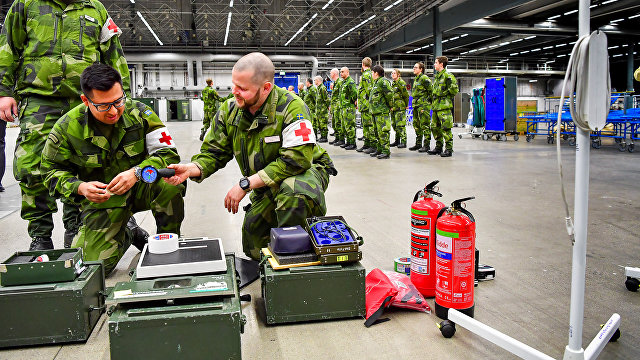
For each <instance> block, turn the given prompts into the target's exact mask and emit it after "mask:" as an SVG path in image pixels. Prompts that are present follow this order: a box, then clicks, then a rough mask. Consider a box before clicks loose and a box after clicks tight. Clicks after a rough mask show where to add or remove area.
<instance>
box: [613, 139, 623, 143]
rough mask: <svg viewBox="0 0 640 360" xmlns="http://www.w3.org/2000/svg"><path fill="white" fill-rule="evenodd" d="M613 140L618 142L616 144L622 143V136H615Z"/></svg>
mask: <svg viewBox="0 0 640 360" xmlns="http://www.w3.org/2000/svg"><path fill="white" fill-rule="evenodd" d="M613 141H615V142H616V144H620V143H621V142H622V139H621V138H613Z"/></svg>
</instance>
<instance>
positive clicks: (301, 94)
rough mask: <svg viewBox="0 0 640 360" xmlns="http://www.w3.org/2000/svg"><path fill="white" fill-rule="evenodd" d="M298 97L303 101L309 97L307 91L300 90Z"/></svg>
mask: <svg viewBox="0 0 640 360" xmlns="http://www.w3.org/2000/svg"><path fill="white" fill-rule="evenodd" d="M298 96H299V97H300V99H302V101H304V98H305V96H307V92H306V90H305V89H302V90H299V92H298Z"/></svg>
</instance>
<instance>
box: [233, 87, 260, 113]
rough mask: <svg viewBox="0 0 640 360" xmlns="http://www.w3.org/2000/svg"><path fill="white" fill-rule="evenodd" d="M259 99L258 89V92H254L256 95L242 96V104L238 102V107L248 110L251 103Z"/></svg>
mask: <svg viewBox="0 0 640 360" xmlns="http://www.w3.org/2000/svg"><path fill="white" fill-rule="evenodd" d="M236 100H237V99H236ZM259 100H260V92H259V91H258V92H256V96H254V97H253V98H251V99H244V98H242V102H243V105H240V104H238V107H239V108H240V109H244V110H249V108H250V107H252V106H253V105H255V104H257V103H258V101H259Z"/></svg>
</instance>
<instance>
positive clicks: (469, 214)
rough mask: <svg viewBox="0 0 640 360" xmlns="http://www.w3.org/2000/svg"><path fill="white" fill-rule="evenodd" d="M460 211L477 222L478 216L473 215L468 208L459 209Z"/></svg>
mask: <svg viewBox="0 0 640 360" xmlns="http://www.w3.org/2000/svg"><path fill="white" fill-rule="evenodd" d="M457 210H458V211H460V212H461V213H463V214H465V215H467V217H469V219H471V221H473V222H476V218H474V217H473V215H471V213H470V212H469V210H467V209H462V208H460V209H457Z"/></svg>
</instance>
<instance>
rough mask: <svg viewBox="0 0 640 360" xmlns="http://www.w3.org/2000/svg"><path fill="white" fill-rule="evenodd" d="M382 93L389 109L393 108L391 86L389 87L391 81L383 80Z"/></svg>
mask: <svg viewBox="0 0 640 360" xmlns="http://www.w3.org/2000/svg"><path fill="white" fill-rule="evenodd" d="M382 95H383V96H384V99H385V101H386V102H387V106H388V107H389V108H390V109H391V108H393V88H392V87H391V83H390V82H389V81H384V91H383V93H382Z"/></svg>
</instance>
